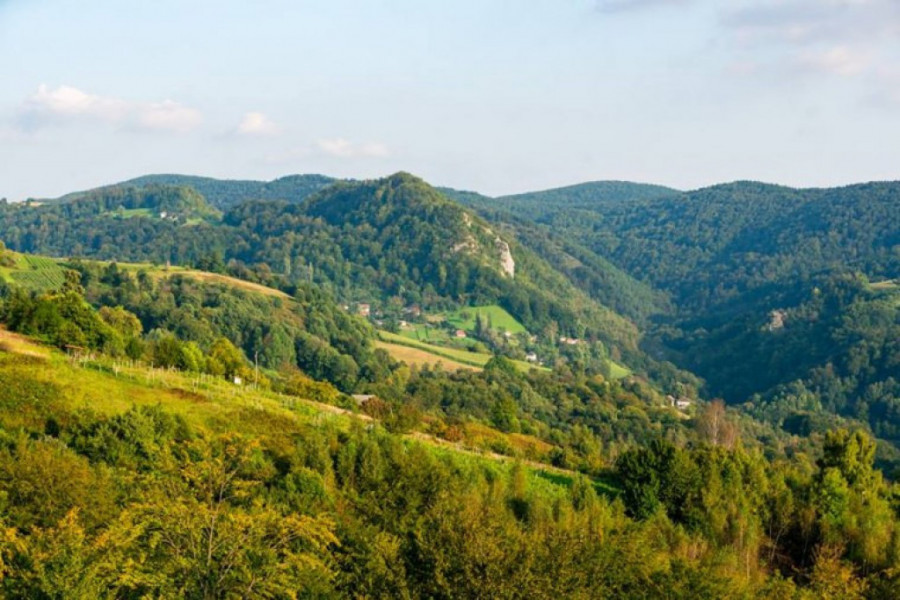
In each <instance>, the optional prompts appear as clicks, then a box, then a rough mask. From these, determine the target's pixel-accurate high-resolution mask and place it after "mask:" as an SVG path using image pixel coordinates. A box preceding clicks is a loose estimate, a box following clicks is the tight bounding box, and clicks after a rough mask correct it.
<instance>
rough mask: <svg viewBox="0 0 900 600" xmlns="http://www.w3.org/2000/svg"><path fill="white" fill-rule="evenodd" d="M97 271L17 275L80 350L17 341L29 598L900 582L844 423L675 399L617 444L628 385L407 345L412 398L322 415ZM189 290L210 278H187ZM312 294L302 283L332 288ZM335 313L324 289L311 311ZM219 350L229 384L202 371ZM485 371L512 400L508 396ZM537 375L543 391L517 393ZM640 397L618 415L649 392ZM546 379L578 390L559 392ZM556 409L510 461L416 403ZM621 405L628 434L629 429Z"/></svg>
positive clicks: (874, 494) (890, 532)
mask: <svg viewBox="0 0 900 600" xmlns="http://www.w3.org/2000/svg"><path fill="white" fill-rule="evenodd" d="M76 266H80V270H70V271H67V275H66V280H65V283H64V284H63V285H62V287H61V288H60V289H58V290H49V291H47V292H43V293H38V292H31V293H25V292H23V291H22V290H20V289H18V288H16V287H15V286H13V287H9V286H7V287H6V288H5V291H4V299H3V302H2V311H0V317H2V320H3V322H4V324H5V325H6V326H7V327H9V328H11V329H15V330H17V331H21V332H25V333H29V334H31V335H33V336H35V337H36V338H37V339H43V340H46V341H47V342H49V343H51V344H54V345H56V346H58V347H60V348H62V349H64V350H66V352H67V354H68V356H67V355H65V354H62V353H59V352H55V351H51V350H48V349H46V347H43V346H40V345H38V344H35V343H34V342H33V341H29V340H28V339H26V338H19V337H10V336H9V335H7V334H4V335H3V336H2V340H0V383H2V385H0V491H2V498H3V502H2V504H0V518H2V524H3V537H2V538H0V558H2V560H0V574H2V579H0V587H2V589H3V593H4V594H5V595H7V596H9V597H23V598H24V597H27V598H77V599H82V598H84V599H86V598H97V597H109V598H146V597H167V598H168V597H176V598H239V597H260V598H288V597H304V598H326V597H385V598H387V597H390V598H395V597H409V598H415V597H436V598H457V597H467V598H483V597H485V596H489V597H492V598H534V597H548V596H551V595H557V596H562V597H575V598H577V597H584V598H588V597H598V596H600V597H621V598H697V597H721V598H725V597H728V598H733V597H746V598H888V597H893V596H895V595H896V594H897V593H898V591H900V589H898V586H900V582H898V580H897V578H896V575H895V573H896V570H895V565H896V560H897V558H896V557H897V556H898V548H897V540H898V539H900V536H898V535H897V533H898V530H897V526H898V521H897V518H898V517H897V506H896V498H897V495H896V489H895V487H896V486H895V485H894V484H891V483H888V482H886V481H885V480H884V478H883V477H882V475H881V473H880V472H879V471H877V470H876V469H875V468H874V466H873V465H874V460H875V452H876V451H875V445H874V443H873V441H872V439H871V438H870V437H869V436H867V435H866V434H865V433H862V432H859V431H857V432H854V433H850V432H848V431H847V430H844V429H835V430H832V431H829V432H827V433H826V434H824V435H812V436H810V437H808V438H804V439H805V440H806V442H805V444H804V445H802V446H797V445H794V446H793V447H792V448H791V449H790V451H785V450H788V449H787V448H782V449H779V448H778V447H776V446H773V445H772V444H771V443H769V444H761V443H760V442H759V441H757V440H753V439H750V438H747V440H746V441H747V442H748V443H746V444H745V442H744V440H743V436H745V435H747V434H748V433H749V432H751V431H753V430H754V429H759V428H764V426H763V425H762V424H759V423H757V424H753V423H742V422H740V420H739V419H738V416H737V415H734V414H729V412H728V411H726V410H725V408H724V406H723V405H722V404H721V403H712V404H709V405H708V406H707V407H706V408H705V409H704V410H703V411H702V412H700V413H698V414H697V415H696V416H695V417H694V418H691V419H686V418H684V417H682V418H678V417H677V416H676V414H677V413H675V412H674V411H672V409H665V412H668V414H669V415H670V417H671V418H670V419H669V420H668V421H666V422H664V423H661V424H662V425H663V427H661V428H656V429H649V430H648V429H644V430H642V429H636V430H634V431H633V435H634V438H633V439H628V440H623V442H625V443H623V445H622V446H621V447H620V448H618V449H617V450H616V452H615V454H614V455H612V454H610V453H609V452H608V451H604V450H608V449H610V447H611V446H610V444H609V443H604V441H603V439H602V438H597V437H594V436H592V434H591V427H593V424H592V423H593V422H592V421H591V420H590V419H589V418H587V415H586V413H585V411H586V410H587V409H588V407H591V406H595V407H597V406H600V405H602V403H603V398H604V397H607V398H609V397H610V394H613V395H616V394H618V395H619V397H620V398H621V399H624V398H625V394H626V391H625V390H620V391H618V392H617V391H615V389H614V388H610V386H608V385H606V384H605V383H604V382H603V381H602V379H598V378H593V379H592V380H586V379H584V378H583V376H579V375H578V374H577V373H572V372H568V371H564V370H563V371H560V372H558V373H554V374H551V375H541V374H540V373H538V372H536V371H534V372H532V373H530V374H521V373H518V372H517V371H516V370H515V369H513V368H511V366H510V365H509V364H507V363H506V361H505V360H504V359H498V360H497V361H496V362H495V363H494V364H491V365H488V367H487V368H485V369H484V371H483V372H482V373H481V374H477V373H472V374H465V373H463V372H458V373H456V374H455V375H453V374H449V376H448V375H441V374H438V373H435V372H430V371H428V370H425V371H422V372H410V371H404V370H403V369H402V368H401V369H400V370H396V369H397V368H398V367H397V366H396V365H393V367H392V368H394V369H395V371H394V372H393V373H392V374H390V375H387V376H386V379H385V380H384V381H383V382H382V387H381V388H380V389H379V394H381V395H383V396H384V398H385V401H386V402H388V403H395V402H396V404H394V409H393V410H391V411H386V410H385V409H384V408H383V407H381V406H379V405H377V404H376V405H375V406H372V407H367V412H369V413H370V414H371V415H373V416H374V417H375V419H374V421H372V420H370V421H368V422H367V421H363V420H361V418H360V417H353V416H350V415H346V416H341V417H336V416H333V415H332V418H331V419H330V420H324V419H323V418H322V416H323V414H327V413H322V412H320V411H322V410H323V408H322V407H323V405H321V404H297V402H296V401H295V400H292V399H291V398H292V397H293V396H294V395H299V397H301V398H303V397H306V396H307V394H308V393H309V391H310V389H311V388H310V387H309V386H307V387H304V388H300V389H291V388H290V386H286V387H284V388H283V389H282V391H281V392H279V393H277V394H273V393H271V392H268V391H266V390H267V389H268V388H269V387H270V386H273V385H275V386H277V385H278V383H277V382H274V381H268V380H266V379H261V378H259V377H257V378H256V381H255V382H254V385H253V386H252V387H249V388H247V389H246V390H242V391H241V393H240V394H236V393H235V390H234V389H232V390H229V389H228V387H227V386H228V385H230V384H229V383H228V382H226V381H223V376H224V377H231V376H233V374H238V373H240V374H242V375H245V376H246V377H247V378H248V380H251V378H253V377H254V375H253V371H252V369H251V368H250V365H249V361H248V360H247V358H246V357H245V356H244V355H243V353H242V352H241V350H240V349H239V348H237V347H236V346H234V345H233V344H231V342H230V341H228V339H227V338H224V337H218V338H216V340H215V341H214V342H213V343H212V344H211V345H210V346H209V347H208V348H204V347H203V346H201V344H199V343H197V342H194V341H189V340H187V339H185V338H182V337H180V336H179V335H175V334H172V333H171V332H165V333H162V332H161V333H157V334H154V333H153V332H147V333H144V331H143V329H144V328H143V323H144V322H145V321H146V322H153V323H156V324H160V323H164V322H167V323H177V319H175V320H174V321H150V320H149V319H159V318H160V317H158V316H157V317H153V316H149V315H144V316H143V320H142V319H139V318H138V316H137V315H136V314H134V313H131V312H130V311H128V310H126V309H124V308H122V307H121V306H118V307H116V308H109V306H108V305H102V306H101V307H100V308H99V309H97V308H95V307H94V306H91V304H89V303H87V302H86V301H85V299H84V294H85V293H87V294H88V295H89V296H92V297H94V298H95V300H94V301H95V302H97V303H99V304H103V302H110V303H114V302H116V301H117V300H119V299H124V298H126V297H127V296H128V294H129V293H132V292H131V291H130V290H129V288H131V286H132V285H142V284H140V279H142V278H141V277H140V276H138V277H137V278H136V279H135V281H133V282H132V283H129V282H128V280H127V279H128V275H125V274H124V273H123V272H122V271H120V269H118V267H116V266H115V265H108V266H106V267H104V268H99V269H98V268H95V267H92V266H90V265H84V264H81V265H77V264H76ZM82 283H85V284H86V286H87V287H84V286H82ZM171 284H172V285H175V286H178V285H182V286H183V285H184V284H185V282H184V281H181V280H178V279H176V280H175V281H173V282H171ZM143 285H145V286H146V285H148V284H147V283H146V282H145V283H144V284H143ZM158 285H159V287H160V289H167V288H168V286H169V283H166V282H161V283H160V284H158ZM121 288H124V289H125V290H126V291H125V293H124V294H123V296H122V298H116V297H115V295H116V294H117V293H118V292H119V290H120V289H121ZM145 293H147V294H151V295H152V294H154V293H155V292H154V291H153V290H152V289H150V288H147V289H146V290H145ZM169 293H172V294H173V296H174V295H176V294H175V293H174V292H171V291H169ZM189 293H193V294H195V295H196V294H197V293H198V290H196V289H195V290H193V292H190V291H189V290H181V291H179V292H178V294H179V295H185V294H189ZM303 293H304V292H302V291H301V292H298V295H297V298H296V301H297V303H298V304H310V305H312V304H313V303H312V302H310V301H305V300H303V297H304V296H303ZM244 300H246V298H245V299H244ZM188 304H189V303H184V304H182V305H181V306H186V305H188ZM212 304H213V305H214V306H215V305H218V304H221V302H212ZM250 305H252V302H251V303H250ZM250 305H248V309H247V310H248V312H249V313H250V315H249V318H251V319H252V312H253V311H252V309H250V308H249V306H250ZM325 309H326V310H327V306H326V307H325ZM171 310H172V308H171V307H169V311H171ZM215 312H216V311H215V310H214V311H213V314H210V315H209V316H208V318H206V317H205V316H204V315H203V314H202V313H197V317H196V318H197V320H199V321H200V322H201V324H202V325H203V326H207V327H210V328H212V329H213V334H214V335H218V334H220V333H227V332H228V329H227V323H226V322H225V321H222V320H219V319H217V317H216V315H215ZM316 312H317V311H316V310H314V309H312V308H311V307H310V312H309V313H308V314H307V315H306V319H307V320H312V319H314V318H315V316H316ZM232 316H234V317H236V316H239V315H232ZM204 319H205V320H204ZM350 325H351V324H350V323H343V324H342V326H343V327H346V326H350ZM154 331H158V330H154ZM232 333H234V331H233V330H232ZM182 334H183V335H187V336H189V335H192V333H190V332H183V333H182ZM76 343H77V344H76ZM85 350H93V351H94V352H96V353H95V354H92V355H85V354H83V352H84V351H85ZM124 357H128V359H130V360H131V361H137V362H121V361H122V359H123V358H124ZM168 357H173V358H174V361H173V362H172V363H167V362H165V361H166V360H167V359H168ZM154 366H155V368H153V367H154ZM173 368H174V369H176V371H171V370H170V369H173ZM198 370H199V371H203V372H205V373H207V376H208V377H211V378H212V379H204V378H199V379H198V377H199V376H198V375H197V374H196V373H195V371H198ZM179 373H183V375H180V374H179ZM275 375H276V376H277V372H276V373H275ZM398 376H399V380H400V381H403V382H404V383H403V384H402V385H401V386H400V387H397V386H396V384H395V383H392V382H397V381H398ZM216 382H218V383H216ZM223 386H224V387H223ZM479 388H481V389H483V390H484V392H483V393H484V398H485V399H486V400H487V399H495V400H496V401H497V402H496V403H495V404H494V405H493V407H491V406H488V407H487V408H488V410H487V414H485V412H484V411H485V406H484V405H482V403H481V402H480V401H478V400H476V399H475V396H474V394H476V393H477V390H478V389H479ZM525 389H530V390H531V391H528V392H527V393H526V396H527V395H532V399H531V402H533V403H534V406H527V404H526V400H527V399H526V396H516V395H515V393H513V390H520V391H523V392H524V390H525ZM503 390H507V391H505V392H504V391H503ZM591 390H593V391H591ZM601 390H604V391H601ZM634 391H635V392H638V393H637V394H634V395H633V396H632V397H633V401H632V402H633V403H632V404H631V405H630V406H629V407H627V408H625V409H624V410H623V411H622V413H621V414H622V416H623V417H624V416H625V415H628V414H629V413H630V414H632V415H634V416H637V415H638V414H639V413H640V412H641V408H640V407H641V406H644V407H645V408H646V407H647V405H648V403H649V402H650V398H649V397H641V396H640V394H639V390H637V389H636V390H634ZM628 393H631V392H628ZM392 394H397V395H398V397H399V398H400V400H399V402H398V401H396V400H393V399H392V398H391V395H392ZM504 394H509V395H508V396H505V395H504ZM540 394H543V395H545V397H546V398H553V399H556V400H557V401H558V402H559V403H560V405H559V406H557V407H552V406H542V404H543V401H542V400H541V397H540ZM591 394H593V396H591ZM579 397H580V401H581V402H583V403H584V404H583V406H582V407H581V408H579V407H578V406H579V404H578V402H579ZM407 398H411V399H414V402H415V403H416V405H417V406H419V407H420V408H421V409H422V410H423V411H424V412H423V413H422V414H421V415H420V416H419V417H418V418H417V419H416V418H414V419H411V420H408V421H407V422H405V423H404V422H401V421H398V419H397V418H394V417H392V415H391V413H392V412H393V411H394V410H401V411H402V409H403V407H405V406H409V402H408V401H407ZM564 407H569V408H568V410H569V411H571V412H568V413H566V412H563V411H562V409H563V408H564ZM310 411H312V413H311V412H310ZM504 411H506V412H504ZM544 411H548V412H549V414H550V415H552V416H551V417H550V418H556V419H559V421H560V422H561V423H566V424H569V425H571V424H572V423H576V425H575V426H574V427H572V428H571V433H570V436H571V437H570V443H569V445H568V446H567V447H562V448H559V450H558V451H554V452H551V455H550V456H549V457H544V456H541V455H540V454H538V455H526V456H524V457H523V456H520V457H519V460H517V461H514V462H505V461H498V460H497V459H496V458H494V457H493V455H487V456H485V455H479V454H471V453H464V452H460V451H459V450H458V448H459V446H458V445H456V446H453V445H450V446H447V445H441V444H437V443H436V442H434V441H432V440H434V439H435V438H432V437H429V436H427V435H423V433H422V430H421V429H419V430H417V432H418V433H417V435H418V437H416V436H415V435H404V432H405V431H409V430H410V429H409V428H411V427H413V428H414V427H415V426H416V421H417V420H418V421H419V422H420V424H424V425H425V427H426V428H427V430H428V431H434V430H435V428H436V423H435V421H434V418H435V417H439V416H443V418H444V419H446V421H444V422H443V425H441V427H444V428H446V429H445V431H444V436H445V438H444V439H447V440H452V439H458V438H457V437H456V436H457V435H458V433H456V434H453V435H451V433H452V430H454V429H456V430H457V432H458V428H459V425H461V424H462V423H464V422H465V421H466V420H470V419H474V420H476V421H478V420H481V419H482V415H484V417H483V418H484V422H487V423H491V424H492V425H493V426H495V427H497V428H499V429H500V430H501V431H502V430H507V431H510V432H515V431H522V430H525V429H526V428H527V427H526V426H525V422H526V421H532V422H533V423H540V421H538V420H536V419H534V418H533V417H532V416H529V415H539V414H541V413H542V412H544ZM610 414H611V413H610ZM226 415H227V417H226ZM520 421H521V422H520ZM622 421H623V419H622V418H620V419H615V420H613V421H610V422H609V423H608V431H609V432H610V433H611V434H616V433H621V432H623V431H625V430H626V429H627V427H628V425H627V423H625V422H622ZM579 422H583V423H587V424H588V426H585V425H582V424H580V423H579ZM366 423H368V424H367V425H364V424H366ZM379 423H380V424H379ZM528 427H533V425H529V426H528ZM773 434H774V432H772V431H770V432H769V434H768V435H773ZM519 435H521V434H519ZM554 435H558V434H554ZM509 439H513V438H509ZM770 441H771V439H770ZM512 456H516V454H515V453H513V454H512ZM523 458H527V459H529V460H528V461H523V460H522V459H523ZM588 459H590V460H588ZM535 460H537V461H541V462H537V463H536V462H534V461H535ZM550 464H554V465H556V467H551V466H550ZM572 469H578V470H580V471H582V473H583V474H579V473H576V472H574V471H573V470H572Z"/></svg>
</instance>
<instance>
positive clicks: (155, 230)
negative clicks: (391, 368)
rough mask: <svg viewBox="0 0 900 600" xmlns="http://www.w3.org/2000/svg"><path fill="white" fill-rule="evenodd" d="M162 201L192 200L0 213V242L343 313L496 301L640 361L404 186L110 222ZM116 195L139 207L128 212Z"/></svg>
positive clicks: (476, 230)
mask: <svg viewBox="0 0 900 600" xmlns="http://www.w3.org/2000/svg"><path fill="white" fill-rule="evenodd" d="M154 180H155V179H154ZM279 181H280V180H279ZM222 185H225V182H222ZM234 185H235V186H238V187H240V186H241V185H242V184H241V183H240V182H238V183H235V184H234ZM304 189H305V188H304ZM160 190H165V192H166V193H168V194H169V195H171V196H173V197H177V198H180V197H185V198H188V197H189V198H195V197H197V193H196V192H195V191H193V189H192V188H186V187H158V186H157V184H155V183H154V184H152V185H147V186H145V187H129V186H124V187H123V186H118V187H113V188H101V189H99V190H96V191H92V192H85V193H81V194H78V195H76V196H74V197H72V198H68V199H65V198H64V199H62V200H60V201H55V202H50V203H47V204H43V205H41V206H19V205H6V206H2V207H0V237H2V239H3V240H4V241H5V242H6V244H7V245H8V246H9V247H10V248H12V249H14V250H18V251H23V252H35V253H43V254H50V255H54V256H81V257H88V258H100V259H106V260H120V261H126V260H127V261H135V262H141V261H150V262H156V263H166V262H170V263H172V264H181V265H195V266H198V267H200V268H203V269H206V270H213V271H224V270H225V269H226V268H230V269H231V272H234V273H238V272H241V273H245V274H246V273H248V272H249V271H250V270H256V271H259V270H262V271H263V272H264V274H263V275H262V276H261V277H262V278H264V279H266V280H267V281H266V283H271V279H270V277H269V276H268V275H267V274H268V273H274V274H277V275H279V276H280V277H281V278H282V279H284V280H285V281H286V282H288V283H292V284H296V283H297V282H309V283H314V284H317V285H319V286H320V287H322V288H323V289H325V290H326V291H327V292H328V293H330V294H331V295H332V296H334V297H335V298H338V299H340V300H341V301H344V302H365V303H372V304H375V305H376V306H382V307H387V306H389V305H391V304H395V305H400V306H405V305H410V304H416V305H420V306H421V307H422V308H423V309H426V310H429V309H439V308H447V307H455V306H466V305H471V304H493V303H496V304H500V305H501V306H503V307H504V308H505V309H506V310H508V311H509V312H510V313H512V314H513V315H514V316H515V317H516V318H518V319H519V320H520V321H521V322H522V323H523V324H525V325H526V326H527V327H528V329H529V330H531V331H533V332H536V333H538V332H545V335H547V336H548V337H555V336H556V335H567V336H573V337H578V338H582V337H587V338H592V339H596V340H599V341H601V342H602V343H603V344H605V345H606V346H607V347H608V348H609V349H611V348H613V347H615V348H616V351H617V352H620V353H623V354H624V355H626V356H630V357H634V358H635V360H642V358H643V357H638V355H639V354H640V353H639V351H638V349H637V340H638V332H637V329H636V328H635V326H634V325H633V324H631V323H630V322H629V321H628V320H627V319H624V318H622V317H621V316H619V315H618V314H617V313H616V312H614V311H613V310H611V309H609V308H608V307H606V306H604V305H603V304H601V303H599V302H597V301H595V300H593V299H592V298H590V296H588V295H587V294H586V293H584V292H582V291H580V290H578V289H577V288H576V287H575V286H573V285H572V284H571V283H570V282H569V281H568V280H567V279H566V278H565V277H564V276H563V275H562V274H560V273H558V272H557V271H555V270H554V269H553V268H552V266H551V265H549V264H548V263H547V262H546V261H545V260H543V259H542V258H541V257H540V256H539V255H537V254H535V253H534V252H532V251H530V250H528V249H527V248H526V247H524V246H522V245H519V244H517V243H516V242H515V240H506V239H504V238H502V237H501V236H500V234H499V233H497V232H494V231H493V230H492V229H491V228H490V227H489V226H488V225H487V224H486V223H485V222H484V221H482V220H481V219H479V218H478V217H475V216H474V215H472V214H471V213H469V212H467V211H466V210H465V209H464V208H462V207H461V206H460V205H458V204H456V203H454V202H452V201H450V200H448V199H447V198H446V197H445V196H444V195H443V194H441V193H440V192H438V191H437V190H435V189H434V188H432V187H430V186H428V185H427V184H426V183H425V182H423V181H421V180H419V179H417V178H415V177H412V176H410V175H407V174H398V175H395V176H392V177H389V178H386V179H382V180H375V181H363V182H340V183H336V184H335V185H333V186H331V187H328V188H326V189H324V190H323V191H321V192H319V193H317V194H313V195H310V196H309V197H308V198H306V199H305V200H303V201H300V202H298V201H296V198H295V199H294V200H293V201H280V200H248V201H245V202H241V203H239V204H237V205H235V206H233V207H232V208H230V209H228V210H226V211H225V213H224V215H223V216H222V218H221V220H219V219H216V218H206V219H203V220H200V219H194V220H193V221H189V222H188V221H185V220H183V219H182V220H178V219H172V218H166V219H160V218H154V216H153V215H149V216H147V215H138V216H135V217H132V218H124V219H123V218H118V217H117V212H118V206H119V205H120V204H121V205H122V206H124V207H125V209H126V210H127V209H128V208H129V206H131V205H132V204H137V203H141V206H144V205H145V204H146V205H149V204H151V203H153V202H155V201H156V198H157V196H158V195H159V193H160V192H159V191H160ZM298 194H299V192H298ZM126 197H127V198H132V197H133V198H137V199H139V201H138V202H131V203H130V204H127V206H126V201H125V200H123V198H126ZM231 198H233V197H231ZM230 201H232V200H223V199H220V200H218V201H217V202H216V204H217V205H227V204H228V202H230ZM158 208H160V209H161V208H162V207H158ZM207 208H208V211H210V212H212V211H215V210H216V209H215V208H213V207H212V206H211V205H209V204H207ZM179 210H180V209H176V210H174V211H171V210H170V211H169V212H170V213H171V212H174V213H175V214H178V211H179ZM194 212H196V210H195V211H194ZM507 257H508V258H507Z"/></svg>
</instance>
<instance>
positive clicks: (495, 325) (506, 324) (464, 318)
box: [447, 304, 528, 334]
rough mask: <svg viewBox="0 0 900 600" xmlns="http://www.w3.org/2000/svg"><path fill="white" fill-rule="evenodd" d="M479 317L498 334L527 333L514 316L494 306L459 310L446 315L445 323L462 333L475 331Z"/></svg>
mask: <svg viewBox="0 0 900 600" xmlns="http://www.w3.org/2000/svg"><path fill="white" fill-rule="evenodd" d="M479 315H480V316H481V318H482V319H487V321H488V323H490V326H491V329H493V330H494V331H498V332H500V333H503V332H505V331H508V332H510V333H512V334H517V333H527V332H528V330H527V329H525V326H524V325H522V324H521V323H519V321H517V320H516V318H515V317H514V316H512V315H511V314H509V313H508V312H506V310H505V309H504V308H503V307H501V306H498V305H496V304H489V305H485V306H470V307H466V308H461V309H459V310H457V311H454V312H452V313H450V314H448V315H447V322H448V323H450V324H451V325H453V326H454V327H456V328H457V329H462V330H463V331H475V323H476V320H477V318H478V316H479Z"/></svg>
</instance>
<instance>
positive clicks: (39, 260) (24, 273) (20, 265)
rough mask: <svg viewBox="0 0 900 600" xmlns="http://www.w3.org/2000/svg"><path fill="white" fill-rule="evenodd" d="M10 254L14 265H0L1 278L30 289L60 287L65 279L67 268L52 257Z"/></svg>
mask: <svg viewBox="0 0 900 600" xmlns="http://www.w3.org/2000/svg"><path fill="white" fill-rule="evenodd" d="M7 252H8V251H7ZM8 255H9V256H11V257H12V259H13V260H14V261H15V262H14V264H13V266H9V267H5V266H4V267H0V278H2V279H4V280H5V281H7V282H10V283H15V284H17V285H20V286H22V287H23V288H25V289H28V290H35V291H46V290H54V289H58V288H59V287H61V286H62V284H63V282H64V281H65V269H63V268H62V267H61V266H60V265H59V264H58V263H57V262H56V261H55V260H53V259H52V258H47V257H45V256H32V255H30V254H18V253H15V252H8Z"/></svg>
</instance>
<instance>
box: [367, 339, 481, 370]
mask: <svg viewBox="0 0 900 600" xmlns="http://www.w3.org/2000/svg"><path fill="white" fill-rule="evenodd" d="M375 345H376V346H377V347H379V348H382V349H384V350H387V352H388V353H389V354H390V355H391V356H392V357H394V359H395V360H399V361H401V362H405V363H406V364H408V365H429V366H432V367H435V366H438V365H440V366H441V367H443V368H444V369H447V370H450V371H456V370H458V369H470V370H475V371H478V370H481V368H480V367H476V366H473V365H467V364H465V363H461V362H458V361H455V360H451V359H449V358H444V357H442V356H438V355H436V354H432V353H431V352H428V351H427V350H422V349H421V348H414V347H412V346H408V345H401V344H391V343H389V342H385V341H381V340H379V341H377V342H375Z"/></svg>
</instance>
